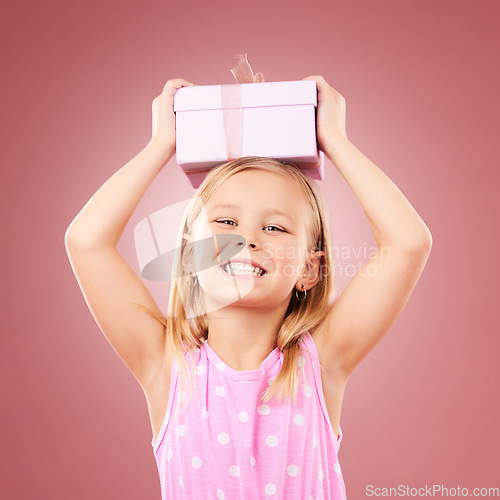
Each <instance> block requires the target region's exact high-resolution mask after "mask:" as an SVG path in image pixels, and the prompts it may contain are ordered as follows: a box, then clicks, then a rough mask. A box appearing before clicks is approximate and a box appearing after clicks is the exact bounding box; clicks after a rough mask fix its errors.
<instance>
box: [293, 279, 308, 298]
mask: <svg viewBox="0 0 500 500" xmlns="http://www.w3.org/2000/svg"><path fill="white" fill-rule="evenodd" d="M302 291H303V292H304V296H303V297H302V298H299V294H298V293H297V292H298V290H297V289H295V297H297V300H298V301H299V302H302V301H303V300H306V297H307V291H306V289H305V288H304V283H302Z"/></svg>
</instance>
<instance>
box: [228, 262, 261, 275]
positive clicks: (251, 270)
mask: <svg viewBox="0 0 500 500" xmlns="http://www.w3.org/2000/svg"><path fill="white" fill-rule="evenodd" d="M220 267H221V268H222V270H223V271H224V272H225V273H226V274H229V275H233V276H234V275H238V276H264V274H266V271H264V269H261V268H260V267H257V266H252V264H242V263H238V262H226V263H225V264H222V265H221V266H220Z"/></svg>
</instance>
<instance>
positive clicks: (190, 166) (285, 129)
mask: <svg viewBox="0 0 500 500" xmlns="http://www.w3.org/2000/svg"><path fill="white" fill-rule="evenodd" d="M316 106H317V90H316V82H315V81H313V80H299V81H290V82H262V83H242V84H233V85H205V86H193V87H182V88H180V89H179V90H177V92H176V93H175V95H174V111H175V117H176V154H177V163H178V164H179V165H180V167H181V168H182V170H183V171H184V173H185V174H186V176H187V177H188V179H189V182H190V183H191V185H192V187H194V188H197V187H199V185H200V184H201V182H202V181H203V179H204V178H205V176H206V175H207V173H208V172H209V171H210V169H211V168H213V167H215V166H217V165H220V164H221V163H225V162H227V161H228V159H233V158H238V157H241V156H264V157H267V158H275V159H277V160H281V161H286V162H289V163H293V164H294V165H296V166H297V167H298V168H300V169H301V170H303V171H304V173H306V174H307V175H308V176H309V177H311V178H313V179H323V178H324V155H323V153H322V152H320V151H319V150H318V146H317V140H316Z"/></svg>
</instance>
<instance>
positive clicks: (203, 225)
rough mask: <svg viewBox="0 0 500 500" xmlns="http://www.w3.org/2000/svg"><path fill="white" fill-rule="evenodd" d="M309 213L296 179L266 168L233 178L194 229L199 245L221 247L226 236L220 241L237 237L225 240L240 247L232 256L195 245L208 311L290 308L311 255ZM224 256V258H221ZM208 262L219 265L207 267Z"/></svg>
mask: <svg viewBox="0 0 500 500" xmlns="http://www.w3.org/2000/svg"><path fill="white" fill-rule="evenodd" d="M309 214H310V208H309V207H308V205H307V203H306V200H305V199H304V196H303V194H302V193H301V191H300V188H299V187H298V186H297V185H296V183H295V181H294V180H293V179H290V178H288V177H284V176H282V175H280V174H276V173H274V172H269V171H265V170H260V169H250V170H245V171H242V172H238V173H237V174H234V175H233V176H231V177H230V178H229V179H227V180H226V181H225V182H224V183H223V184H222V186H221V187H220V188H219V189H218V190H217V192H216V193H215V195H214V196H213V197H212V198H211V199H210V200H209V201H208V202H207V203H206V204H205V207H204V210H202V212H201V213H200V215H199V216H198V218H197V219H196V221H195V223H194V224H193V231H192V237H193V239H194V241H207V238H213V239H214V242H215V241H218V242H220V241H221V240H223V238H224V237H222V238H220V237H219V238H218V239H217V238H216V236H217V235H232V236H234V239H233V238H231V237H228V238H227V239H225V240H224V241H226V242H227V241H229V243H227V244H229V245H234V247H235V248H234V249H230V251H229V253H228V249H227V248H225V249H224V248H220V244H219V245H218V244H217V243H215V244H214V245H204V246H202V247H200V246H198V247H196V245H195V255H194V261H195V265H196V268H197V269H196V272H197V274H198V280H199V282H200V285H201V286H202V288H203V291H204V293H205V297H206V308H207V312H211V311H214V310H218V309H221V308H222V307H226V306H229V305H233V306H247V307H259V308H275V307H277V306H280V305H283V304H285V303H286V305H288V302H289V301H290V297H291V294H292V293H293V292H294V287H295V285H296V283H297V281H298V280H299V279H300V276H301V274H302V272H303V270H304V266H305V263H306V259H307V257H308V255H309V253H308V244H309V241H308V234H307V230H306V228H307V222H308V218H309ZM208 241H210V240H208ZM200 248H202V250H203V251H202V252H201V251H200ZM221 252H222V255H225V256H226V257H225V258H224V259H221V257H220V255H218V254H220V253H221ZM196 253H198V255H196ZM208 253H210V255H207V254H208ZM201 254H203V255H201ZM227 255H230V256H231V257H230V258H229V260H228V258H227ZM207 261H208V262H210V263H213V265H211V266H209V267H207V265H206V263H207ZM263 271H264V272H263Z"/></svg>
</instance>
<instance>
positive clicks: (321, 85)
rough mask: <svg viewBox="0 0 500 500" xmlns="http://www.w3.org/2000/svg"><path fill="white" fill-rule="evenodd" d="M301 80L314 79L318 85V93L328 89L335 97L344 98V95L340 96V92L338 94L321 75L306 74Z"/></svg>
mask: <svg viewBox="0 0 500 500" xmlns="http://www.w3.org/2000/svg"><path fill="white" fill-rule="evenodd" d="M302 80H314V81H315V82H316V86H317V87H318V91H319V93H321V92H327V91H330V92H333V94H334V95H335V96H336V97H337V98H339V99H344V97H343V96H342V94H340V93H339V92H338V91H336V90H335V89H334V88H333V87H332V86H330V85H329V84H328V82H327V81H326V80H325V79H324V78H323V77H322V76H321V75H311V76H306V77H305V78H302Z"/></svg>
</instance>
